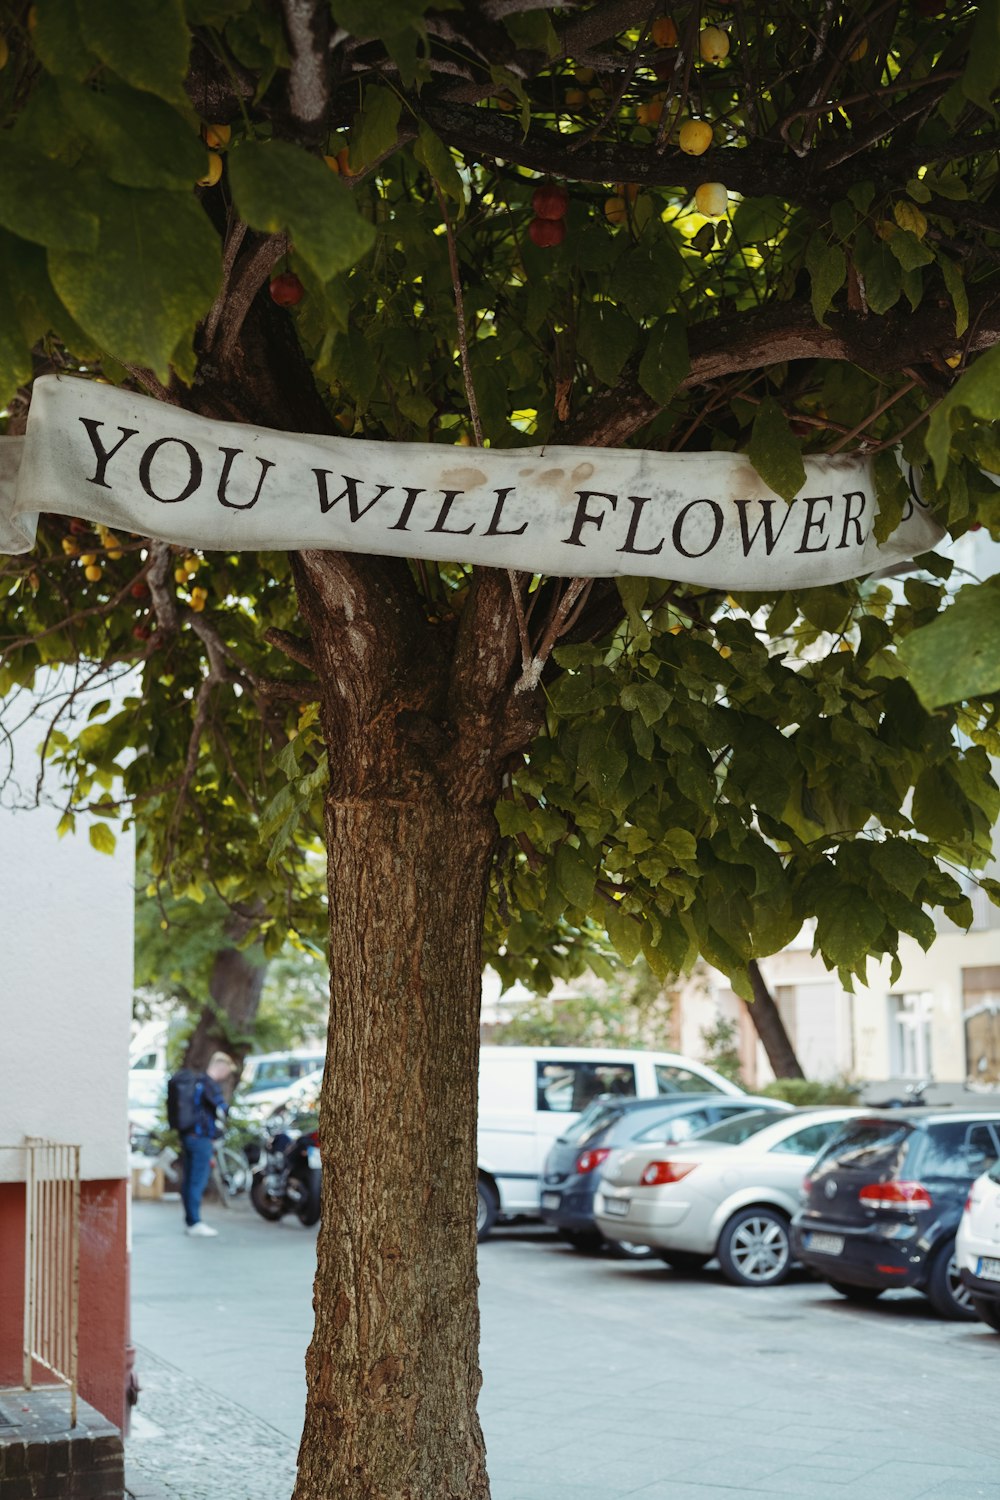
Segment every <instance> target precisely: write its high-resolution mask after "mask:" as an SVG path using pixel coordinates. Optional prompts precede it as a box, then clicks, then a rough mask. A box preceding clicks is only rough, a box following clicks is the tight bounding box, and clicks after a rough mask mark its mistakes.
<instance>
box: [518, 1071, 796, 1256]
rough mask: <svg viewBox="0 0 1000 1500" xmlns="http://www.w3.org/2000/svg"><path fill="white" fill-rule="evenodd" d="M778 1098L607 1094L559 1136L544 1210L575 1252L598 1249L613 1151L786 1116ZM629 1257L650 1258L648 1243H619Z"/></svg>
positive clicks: (545, 1176) (549, 1163)
mask: <svg viewBox="0 0 1000 1500" xmlns="http://www.w3.org/2000/svg"><path fill="white" fill-rule="evenodd" d="M790 1108H791V1106H790V1105H788V1104H784V1103H782V1102H781V1101H780V1100H777V1099H762V1098H757V1097H754V1096H752V1095H749V1094H748V1095H747V1096H746V1098H744V1099H734V1098H730V1097H728V1096H727V1095H725V1094H674V1095H671V1096H666V1097H662V1098H659V1099H621V1098H615V1097H614V1096H612V1095H610V1094H602V1095H601V1097H600V1098H599V1099H595V1100H594V1102H593V1104H589V1105H588V1106H587V1108H586V1109H585V1110H584V1112H583V1114H582V1115H581V1116H580V1118H579V1119H578V1120H577V1121H576V1122H575V1123H574V1124H573V1125H571V1126H570V1127H569V1128H568V1129H567V1130H565V1131H564V1132H563V1134H562V1135H560V1136H557V1137H556V1139H555V1141H554V1142H553V1144H552V1147H551V1148H550V1150H549V1154H548V1156H547V1157H546V1159H545V1169H544V1171H543V1172H542V1177H541V1183H540V1189H541V1212H542V1219H543V1220H544V1221H545V1223H546V1224H552V1225H553V1226H554V1227H555V1228H556V1229H558V1230H559V1232H560V1234H561V1235H562V1237H563V1239H565V1240H567V1241H568V1242H569V1243H570V1244H571V1245H572V1246H573V1247H574V1249H577V1250H595V1249H598V1248H599V1247H600V1246H601V1245H602V1244H606V1243H607V1241H606V1240H605V1238H604V1236H603V1235H602V1233H601V1231H600V1230H599V1229H598V1227H597V1223H596V1221H595V1219H594V1198H595V1196H596V1193H597V1186H598V1183H599V1182H600V1178H601V1172H600V1169H601V1167H602V1166H603V1165H604V1163H605V1162H606V1161H607V1159H608V1157H609V1156H610V1155H611V1152H612V1151H614V1150H617V1149H620V1148H625V1147H629V1146H634V1147H635V1148H636V1149H641V1148H642V1147H643V1146H649V1147H653V1146H669V1145H677V1144H678V1143H679V1142H681V1141H686V1140H688V1139H690V1137H691V1136H694V1135H697V1134H698V1133H699V1132H700V1131H702V1130H707V1129H708V1127H709V1126H711V1125H717V1124H718V1123H719V1122H720V1121H722V1120H728V1119H729V1118H730V1117H731V1116H733V1115H737V1114H745V1113H747V1112H748V1111H751V1110H769V1111H771V1112H772V1113H779V1112H787V1111H788V1110H789V1109H790ZM617 1243H618V1244H619V1246H621V1248H622V1249H623V1250H624V1252H625V1253H626V1254H631V1255H639V1256H648V1255H652V1254H653V1253H654V1252H653V1249H652V1247H651V1246H649V1245H633V1244H631V1242H630V1241H622V1240H619V1241H618V1242H617Z"/></svg>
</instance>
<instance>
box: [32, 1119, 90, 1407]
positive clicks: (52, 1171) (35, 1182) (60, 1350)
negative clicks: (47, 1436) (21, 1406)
mask: <svg viewBox="0 0 1000 1500" xmlns="http://www.w3.org/2000/svg"><path fill="white" fill-rule="evenodd" d="M24 1152H25V1156H26V1157H27V1172H26V1176H25V1233H24V1387H25V1390H29V1391H30V1390H31V1388H32V1379H33V1375H34V1367H35V1366H36V1365H40V1366H41V1368H42V1369H44V1370H48V1371H49V1373H50V1374H52V1375H54V1376H55V1377H56V1379H57V1380H61V1381H63V1382H64V1383H65V1384H66V1385H67V1386H68V1387H69V1401H70V1426H71V1427H75V1426H76V1407H77V1377H78V1366H79V1323H80V1147H79V1146H64V1145H59V1144H57V1143H56V1142H55V1141H45V1140H40V1139H38V1138H37V1137H35V1136H27V1137H26V1138H25V1142H24Z"/></svg>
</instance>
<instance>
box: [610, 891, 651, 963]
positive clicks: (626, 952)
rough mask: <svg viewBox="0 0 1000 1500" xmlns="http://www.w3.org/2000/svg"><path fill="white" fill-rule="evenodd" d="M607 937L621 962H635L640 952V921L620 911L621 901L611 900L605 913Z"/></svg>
mask: <svg viewBox="0 0 1000 1500" xmlns="http://www.w3.org/2000/svg"><path fill="white" fill-rule="evenodd" d="M604 920H605V924H606V926H607V932H608V937H609V938H610V939H611V941H612V943H613V944H614V947H615V951H616V952H617V954H618V957H619V958H620V959H621V960H622V962H623V963H626V964H632V963H635V961H636V959H637V958H638V957H639V954H640V953H641V952H642V921H641V919H640V918H639V917H633V916H629V915H628V913H627V912H624V911H622V908H621V903H620V902H619V901H613V902H612V903H611V905H610V906H609V907H608V910H607V913H606V915H605V919H604Z"/></svg>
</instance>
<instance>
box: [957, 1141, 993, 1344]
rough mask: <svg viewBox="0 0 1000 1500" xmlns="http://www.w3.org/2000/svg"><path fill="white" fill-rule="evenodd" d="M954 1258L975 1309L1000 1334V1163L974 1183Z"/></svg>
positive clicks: (966, 1204)
mask: <svg viewBox="0 0 1000 1500" xmlns="http://www.w3.org/2000/svg"><path fill="white" fill-rule="evenodd" d="M955 1258H956V1260H957V1261H958V1271H959V1275H960V1276H961V1278H962V1283H963V1285H964V1286H965V1288H966V1290H967V1291H968V1293H969V1301H970V1302H971V1303H972V1306H973V1310H974V1311H975V1313H976V1314H977V1316H978V1317H980V1318H982V1320H983V1322H984V1323H988V1324H989V1325H990V1327H991V1328H993V1329H995V1330H996V1332H997V1333H1000V1162H994V1163H993V1165H992V1167H990V1169H989V1171H988V1172H984V1173H983V1175H982V1177H977V1178H976V1180H975V1182H974V1183H973V1184H972V1187H971V1189H970V1191H969V1196H968V1198H966V1200H965V1211H964V1212H963V1214H962V1218H961V1221H960V1223H959V1226H958V1234H957V1235H956V1237H955Z"/></svg>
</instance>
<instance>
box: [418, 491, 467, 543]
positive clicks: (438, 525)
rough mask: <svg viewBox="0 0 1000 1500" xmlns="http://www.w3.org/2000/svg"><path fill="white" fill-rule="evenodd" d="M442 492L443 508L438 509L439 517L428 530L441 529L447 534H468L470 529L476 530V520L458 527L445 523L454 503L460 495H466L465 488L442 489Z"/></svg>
mask: <svg viewBox="0 0 1000 1500" xmlns="http://www.w3.org/2000/svg"><path fill="white" fill-rule="evenodd" d="M442 494H443V495H444V504H443V505H442V506H441V509H440V510H439V511H438V518H437V520H436V521H435V522H434V525H433V526H428V528H427V530H428V531H440V532H443V533H444V535H445V536H468V535H469V532H470V531H475V529H476V523H475V521H473V523H472V525H471V526H464V527H458V528H457V529H456V528H455V527H454V526H446V525H445V524H444V523H445V521H447V519H448V512H449V511H450V510H451V507H452V506H453V505H454V503H455V501H456V500H457V499H458V497H459V495H464V494H465V491H464V490H442Z"/></svg>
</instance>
